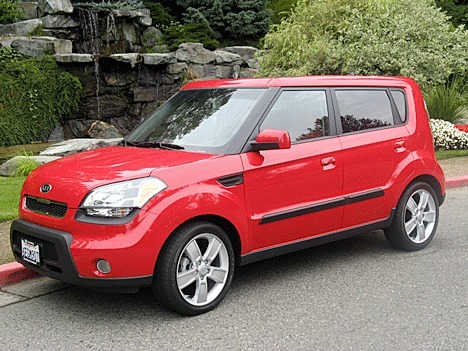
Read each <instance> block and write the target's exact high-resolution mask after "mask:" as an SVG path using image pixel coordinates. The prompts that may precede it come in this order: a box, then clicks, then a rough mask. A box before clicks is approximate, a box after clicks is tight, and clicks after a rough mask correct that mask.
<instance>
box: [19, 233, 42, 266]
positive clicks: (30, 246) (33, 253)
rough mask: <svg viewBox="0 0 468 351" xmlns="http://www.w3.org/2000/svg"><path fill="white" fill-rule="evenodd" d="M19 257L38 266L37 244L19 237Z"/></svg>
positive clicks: (39, 258)
mask: <svg viewBox="0 0 468 351" xmlns="http://www.w3.org/2000/svg"><path fill="white" fill-rule="evenodd" d="M21 257H22V258H23V260H25V261H27V262H29V263H32V264H35V265H36V266H39V265H40V264H41V257H40V255H39V245H36V244H34V243H33V242H30V241H28V240H26V239H21Z"/></svg>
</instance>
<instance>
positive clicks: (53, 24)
mask: <svg viewBox="0 0 468 351" xmlns="http://www.w3.org/2000/svg"><path fill="white" fill-rule="evenodd" d="M41 20H42V25H43V26H44V28H48V29H51V28H52V29H61V28H75V27H79V26H80V24H79V23H78V22H76V21H75V20H74V19H73V18H71V17H70V16H65V15H47V16H45V17H42V18H41Z"/></svg>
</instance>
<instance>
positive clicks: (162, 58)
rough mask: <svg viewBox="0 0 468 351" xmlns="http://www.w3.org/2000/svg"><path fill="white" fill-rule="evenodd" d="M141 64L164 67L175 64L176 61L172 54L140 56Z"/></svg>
mask: <svg viewBox="0 0 468 351" xmlns="http://www.w3.org/2000/svg"><path fill="white" fill-rule="evenodd" d="M141 56H142V57H143V63H144V64H145V65H152V66H156V65H165V64H168V63H176V62H177V60H176V58H175V55H174V53H168V54H142V55H141Z"/></svg>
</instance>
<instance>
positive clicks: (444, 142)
mask: <svg viewBox="0 0 468 351" xmlns="http://www.w3.org/2000/svg"><path fill="white" fill-rule="evenodd" d="M431 129H432V135H433V137H434V147H435V148H436V149H445V150H468V133H464V132H462V131H460V130H458V129H457V128H455V126H454V125H453V124H452V123H450V122H447V121H443V120H441V119H431Z"/></svg>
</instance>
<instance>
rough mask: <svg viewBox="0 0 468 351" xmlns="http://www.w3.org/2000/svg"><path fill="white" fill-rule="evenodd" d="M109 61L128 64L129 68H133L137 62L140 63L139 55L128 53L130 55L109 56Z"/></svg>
mask: <svg viewBox="0 0 468 351" xmlns="http://www.w3.org/2000/svg"><path fill="white" fill-rule="evenodd" d="M109 58H110V59H112V60H115V61H117V62H123V63H128V64H129V65H130V66H132V68H133V67H135V66H136V64H137V63H138V62H140V58H141V57H140V54H137V53H130V54H114V55H110V56H109Z"/></svg>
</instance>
